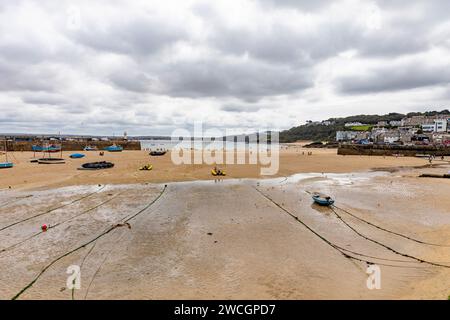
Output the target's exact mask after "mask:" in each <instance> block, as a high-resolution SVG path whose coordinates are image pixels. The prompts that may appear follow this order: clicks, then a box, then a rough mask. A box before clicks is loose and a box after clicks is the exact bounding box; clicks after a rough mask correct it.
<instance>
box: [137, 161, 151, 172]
mask: <svg viewBox="0 0 450 320" xmlns="http://www.w3.org/2000/svg"><path fill="white" fill-rule="evenodd" d="M152 169H153V165H151V164H150V163H149V164H146V165H145V166H142V167H140V168H139V170H143V171H150V170H152Z"/></svg>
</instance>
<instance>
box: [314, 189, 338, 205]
mask: <svg viewBox="0 0 450 320" xmlns="http://www.w3.org/2000/svg"><path fill="white" fill-rule="evenodd" d="M312 198H313V200H314V202H315V203H317V204H318V205H319V206H331V205H332V204H333V203H334V200H333V199H332V198H331V197H330V196H328V195H326V194H323V193H319V192H314V193H313V195H312Z"/></svg>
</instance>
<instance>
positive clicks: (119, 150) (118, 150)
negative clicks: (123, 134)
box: [105, 144, 123, 152]
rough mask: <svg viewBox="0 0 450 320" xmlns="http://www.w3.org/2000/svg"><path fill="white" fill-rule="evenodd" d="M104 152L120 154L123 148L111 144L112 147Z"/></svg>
mask: <svg viewBox="0 0 450 320" xmlns="http://www.w3.org/2000/svg"><path fill="white" fill-rule="evenodd" d="M105 150H106V151H109V152H122V151H123V147H121V146H118V145H115V144H113V145H112V146H109V147H106V148H105Z"/></svg>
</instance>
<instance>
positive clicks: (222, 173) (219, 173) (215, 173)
mask: <svg viewBox="0 0 450 320" xmlns="http://www.w3.org/2000/svg"><path fill="white" fill-rule="evenodd" d="M211 174H212V175H213V176H226V175H227V173H226V172H225V171H223V170H220V169H212V170H211Z"/></svg>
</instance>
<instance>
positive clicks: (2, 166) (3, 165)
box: [0, 162, 14, 169]
mask: <svg viewBox="0 0 450 320" xmlns="http://www.w3.org/2000/svg"><path fill="white" fill-rule="evenodd" d="M12 167H14V164H13V163H12V162H0V169H7V168H12Z"/></svg>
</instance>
